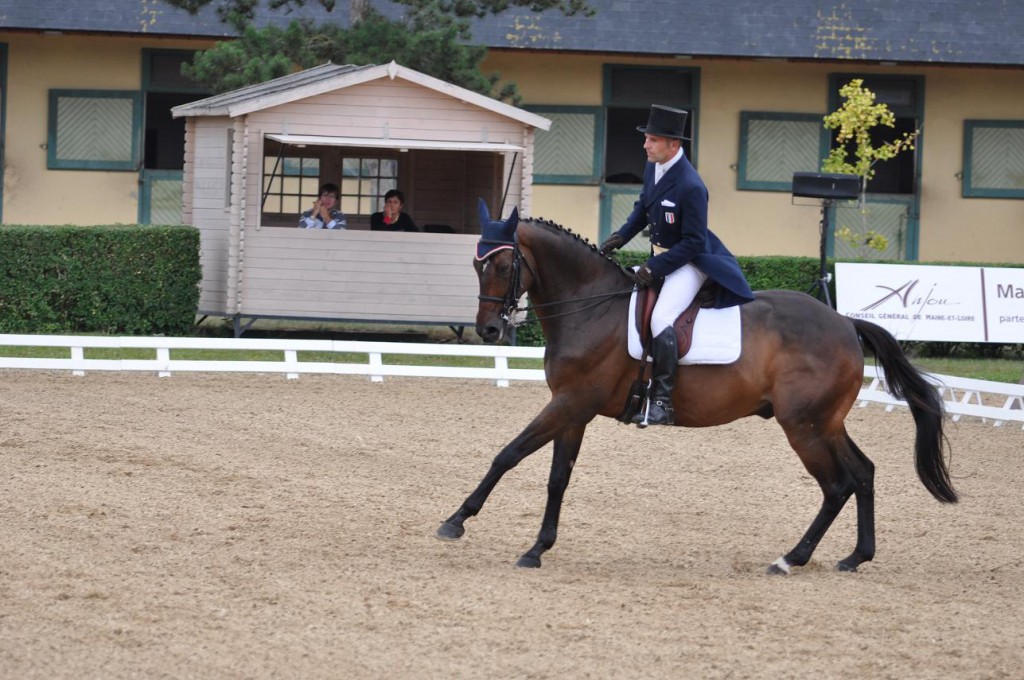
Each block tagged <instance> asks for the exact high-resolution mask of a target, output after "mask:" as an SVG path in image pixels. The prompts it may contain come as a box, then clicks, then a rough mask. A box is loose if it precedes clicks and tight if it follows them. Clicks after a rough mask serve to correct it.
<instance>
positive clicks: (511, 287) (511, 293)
mask: <svg viewBox="0 0 1024 680" xmlns="http://www.w3.org/2000/svg"><path fill="white" fill-rule="evenodd" d="M480 242H481V243H485V244H490V245H501V246H511V248H512V270H511V271H510V272H509V277H508V287H507V288H506V290H505V296H504V297H498V296H496V295H477V299H478V300H480V301H482V302H497V303H500V304H501V314H500V315H499V316H500V318H501V320H502V321H503V322H504V323H505V325H507V326H511V327H513V328H517V327H519V326H522V325H523V324H526V323H533V321H540V319H539V318H537V319H534V320H533V321H528V320H526V319H524V320H522V321H519V322H516V321H514V320H513V317H514V315H515V314H516V313H517V312H524V311H526V310H527V308H526V307H520V306H519V298H521V297H522V296H523V293H525V292H526V291H525V290H524V291H522V292H520V290H519V289H520V288H521V287H522V284H523V265H525V266H526V268H527V269H529V270H530V273H531V274H533V275H534V276H536V273H535V272H534V271H533V269H532V268H531V267H530V262H529V260H527V259H526V258H524V257H523V251H521V250H520V249H519V244H518V243H516V242H515V241H494V240H484V239H481V240H480ZM632 292H633V286H630V287H629V288H624V289H622V290H618V291H615V292H612V293H601V294H599V295H585V296H583V297H575V298H568V299H566V300H555V301H554V302H541V303H539V304H535V305H534V306H533V308H534V309H535V310H536V309H541V308H543V307H553V306H554V305H565V304H569V303H571V302H585V301H587V300H597V302H595V303H593V304H591V305H587V306H586V307H581V308H580V309H573V310H570V311H568V312H561V313H559V314H548V315H546V316H545V317H544V318H545V319H556V318H558V317H560V316H569V315H570V314H579V313H580V312H585V311H587V310H590V309H593V308H595V307H597V306H599V305H601V304H603V303H605V302H607V301H608V300H610V299H612V298H615V297H619V296H621V295H629V294H631V293H632Z"/></svg>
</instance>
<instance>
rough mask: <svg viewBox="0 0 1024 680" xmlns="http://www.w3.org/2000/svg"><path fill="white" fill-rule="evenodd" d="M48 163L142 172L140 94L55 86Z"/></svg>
mask: <svg viewBox="0 0 1024 680" xmlns="http://www.w3.org/2000/svg"><path fill="white" fill-rule="evenodd" d="M49 95H50V107H49V117H48V129H47V152H46V164H47V167H48V168H49V169H51V170H136V165H137V161H138V142H137V140H138V139H139V136H140V135H139V129H140V126H141V122H142V117H141V115H142V106H141V103H140V102H141V98H140V96H139V93H138V92H133V91H123V90H50V92H49Z"/></svg>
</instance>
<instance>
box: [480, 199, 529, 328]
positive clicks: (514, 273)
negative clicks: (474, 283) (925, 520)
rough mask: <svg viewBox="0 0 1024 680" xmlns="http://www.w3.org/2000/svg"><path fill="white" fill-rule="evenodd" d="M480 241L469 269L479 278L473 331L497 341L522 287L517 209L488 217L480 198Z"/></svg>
mask: <svg viewBox="0 0 1024 680" xmlns="http://www.w3.org/2000/svg"><path fill="white" fill-rule="evenodd" d="M479 212H480V240H479V241H478V242H477V246H476V258H474V260H473V268H474V269H476V275H477V278H479V279H480V295H479V299H480V306H479V307H478V308H477V313H476V334H477V335H479V336H480V338H481V339H482V340H483V341H484V342H492V343H493V342H500V341H501V340H502V339H503V338H504V336H505V332H506V331H507V330H508V327H509V324H510V322H511V320H512V315H513V314H514V313H515V311H516V307H517V305H518V303H519V298H520V297H521V296H522V294H523V292H525V290H526V288H525V287H524V286H523V281H522V269H521V265H522V255H521V253H520V251H519V249H518V247H517V245H516V227H517V226H518V225H519V211H518V210H516V209H514V208H513V210H512V214H511V215H509V217H508V219H506V220H492V219H491V214H490V211H489V210H488V209H487V204H486V203H484V200H483V199H480V205H479Z"/></svg>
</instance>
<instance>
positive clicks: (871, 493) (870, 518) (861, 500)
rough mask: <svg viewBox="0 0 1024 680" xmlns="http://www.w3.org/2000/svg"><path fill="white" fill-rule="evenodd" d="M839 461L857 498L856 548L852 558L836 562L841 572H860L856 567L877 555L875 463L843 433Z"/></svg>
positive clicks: (850, 556)
mask: <svg viewBox="0 0 1024 680" xmlns="http://www.w3.org/2000/svg"><path fill="white" fill-rule="evenodd" d="M838 448H839V460H840V462H841V463H842V465H843V467H844V468H846V471H847V472H848V473H849V474H850V476H851V477H852V478H853V482H854V487H853V493H854V494H855V495H856V497H857V547H855V548H854V549H853V552H852V553H850V555H849V557H847V558H845V559H843V560H840V561H839V562H838V563H837V564H836V569H838V570H839V571H857V567H858V566H859V565H860V564H861V563H863V562H867V561H869V560H871V559H872V558H873V557H874V556H875V464H874V463H872V462H871V460H870V459H869V458H868V457H867V456H865V455H864V452H863V451H861V450H860V448H859V447H858V446H857V445H856V444H854V443H853V440H852V439H850V435H849V434H847V433H846V432H845V431H844V432H843V442H841V443H840V446H839V447H838Z"/></svg>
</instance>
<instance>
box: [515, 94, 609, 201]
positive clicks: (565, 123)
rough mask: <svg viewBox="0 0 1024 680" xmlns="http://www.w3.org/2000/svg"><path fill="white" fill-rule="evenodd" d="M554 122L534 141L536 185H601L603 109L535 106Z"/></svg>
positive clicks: (538, 134)
mask: <svg viewBox="0 0 1024 680" xmlns="http://www.w3.org/2000/svg"><path fill="white" fill-rule="evenodd" d="M529 108H530V110H531V111H534V112H535V113H539V114H540V115H542V116H544V117H545V118H549V119H550V120H551V129H550V130H546V131H545V130H540V129H538V130H536V132H534V139H533V182H534V184H597V183H598V182H599V181H600V177H601V170H600V168H601V153H600V150H601V134H602V128H603V124H604V118H603V116H602V113H601V109H600V108H599V107H585V106H532V107H529Z"/></svg>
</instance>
